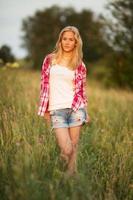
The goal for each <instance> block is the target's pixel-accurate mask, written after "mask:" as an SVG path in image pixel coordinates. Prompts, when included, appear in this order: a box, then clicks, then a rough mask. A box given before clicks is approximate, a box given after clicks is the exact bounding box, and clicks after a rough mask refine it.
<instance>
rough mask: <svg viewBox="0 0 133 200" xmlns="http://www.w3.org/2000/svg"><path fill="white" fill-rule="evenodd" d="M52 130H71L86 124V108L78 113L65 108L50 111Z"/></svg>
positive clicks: (80, 109)
mask: <svg viewBox="0 0 133 200" xmlns="http://www.w3.org/2000/svg"><path fill="white" fill-rule="evenodd" d="M50 118H51V126H52V128H69V127H74V126H80V125H83V124H85V123H86V119H87V113H86V110H85V108H79V109H78V110H77V111H76V112H75V111H73V109H72V108H63V109H57V110H52V111H50Z"/></svg>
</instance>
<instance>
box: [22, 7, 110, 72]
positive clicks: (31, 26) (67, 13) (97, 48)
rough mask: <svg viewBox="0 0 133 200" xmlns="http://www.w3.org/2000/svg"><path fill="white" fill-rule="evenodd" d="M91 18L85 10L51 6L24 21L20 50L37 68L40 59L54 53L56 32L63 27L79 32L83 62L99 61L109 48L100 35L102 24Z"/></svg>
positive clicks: (90, 13)
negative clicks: (70, 27)
mask: <svg viewBox="0 0 133 200" xmlns="http://www.w3.org/2000/svg"><path fill="white" fill-rule="evenodd" d="M94 18H95V17H94V14H93V13H92V12H91V11H89V10H83V11H82V12H80V13H78V12H76V11H75V10H74V9H73V8H60V7H58V6H52V7H51V8H47V9H45V10H43V11H37V12H36V13H35V15H34V16H32V17H28V18H27V19H24V20H23V23H22V30H23V32H24V36H23V41H24V45H23V46H24V47H25V48H26V49H27V50H28V54H29V57H31V59H32V60H33V61H34V68H40V66H41V64H42V60H43V58H44V56H45V55H46V54H47V53H49V52H51V51H52V50H53V49H54V46H55V42H56V40H57V37H58V34H59V32H60V30H61V29H62V28H63V27H65V26H67V25H74V26H76V27H77V28H79V30H80V33H81V36H82V39H83V44H84V46H83V51H84V59H85V61H86V62H88V61H96V60H98V59H100V58H101V57H102V56H103V54H105V53H106V52H107V49H109V47H108V45H107V43H106V42H105V41H104V40H103V36H102V34H101V29H102V27H103V25H102V23H101V22H100V20H99V19H98V18H97V19H94ZM101 46H102V48H101Z"/></svg>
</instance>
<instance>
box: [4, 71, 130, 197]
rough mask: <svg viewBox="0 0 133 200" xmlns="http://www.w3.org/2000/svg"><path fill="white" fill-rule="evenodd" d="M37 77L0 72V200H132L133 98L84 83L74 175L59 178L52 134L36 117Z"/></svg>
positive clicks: (60, 168)
mask: <svg viewBox="0 0 133 200" xmlns="http://www.w3.org/2000/svg"><path fill="white" fill-rule="evenodd" d="M39 89H40V73H39V72H35V71H30V70H23V69H7V70H1V71H0V131H1V132H0V199H1V200H6V199H10V200H29V199H30V200H45V199H46V200H47V199H48V200H49V199H50V200H54V199H57V200H69V199H70V200H86V199H88V200H132V199H133V182H132V180H133V159H132V158H133V143H132V142H133V93H131V92H129V91H122V90H121V91H120V90H113V89H110V90H107V89H104V88H101V87H100V86H99V85H98V83H96V84H93V83H92V82H88V87H87V95H88V99H89V104H88V112H89V113H90V116H91V121H92V122H91V124H90V125H89V126H87V125H85V126H84V127H83V128H82V134H81V137H80V143H79V153H78V171H79V172H78V174H77V176H75V177H73V178H70V179H68V180H66V179H64V178H63V177H64V166H63V164H62V162H61V161H60V159H59V149H58V146H57V144H56V141H55V136H54V132H53V131H51V130H50V129H47V127H46V125H45V123H44V119H43V118H41V117H39V116H37V108H38V99H39Z"/></svg>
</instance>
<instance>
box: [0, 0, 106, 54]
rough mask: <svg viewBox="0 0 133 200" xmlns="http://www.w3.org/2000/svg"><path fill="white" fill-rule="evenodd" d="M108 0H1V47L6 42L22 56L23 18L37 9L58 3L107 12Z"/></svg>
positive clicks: (79, 8)
mask: <svg viewBox="0 0 133 200" xmlns="http://www.w3.org/2000/svg"><path fill="white" fill-rule="evenodd" d="M107 1H108V0H0V47H1V46H2V45H4V44H6V45H8V46H10V47H11V50H12V52H13V54H14V55H15V56H16V57H18V58H22V57H24V56H26V51H25V49H24V48H22V47H21V45H22V43H23V41H22V34H23V33H22V31H21V27H22V20H23V19H25V18H27V17H28V16H33V15H34V14H35V12H36V11H37V10H44V9H45V8H48V7H51V6H53V5H57V6H60V7H68V6H71V7H73V8H74V9H75V10H76V11H81V10H82V9H90V10H92V11H94V12H95V13H96V14H100V13H102V14H103V13H104V12H105V8H104V7H105V4H106V3H107Z"/></svg>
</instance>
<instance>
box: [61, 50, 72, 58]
mask: <svg viewBox="0 0 133 200" xmlns="http://www.w3.org/2000/svg"><path fill="white" fill-rule="evenodd" d="M62 58H64V59H67V60H69V59H71V58H72V52H69V53H66V52H64V53H63V54H62Z"/></svg>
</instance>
